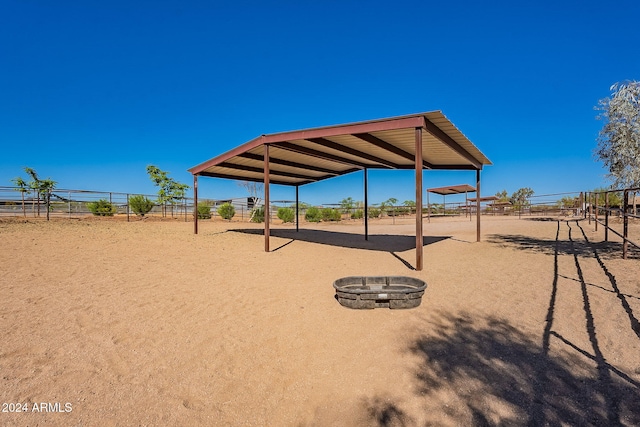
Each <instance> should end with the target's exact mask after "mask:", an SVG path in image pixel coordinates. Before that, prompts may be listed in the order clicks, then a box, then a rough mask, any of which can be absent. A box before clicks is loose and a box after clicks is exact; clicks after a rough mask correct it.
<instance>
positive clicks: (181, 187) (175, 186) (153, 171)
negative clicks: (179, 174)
mask: <svg viewBox="0 0 640 427" xmlns="http://www.w3.org/2000/svg"><path fill="white" fill-rule="evenodd" d="M147 174H148V175H149V178H150V179H151V181H152V182H153V184H154V185H155V186H156V187H158V201H157V203H158V204H159V205H161V206H162V215H163V216H166V215H167V210H166V205H167V204H170V205H171V216H173V207H174V205H175V204H176V202H178V201H179V200H184V198H185V197H186V192H187V190H188V189H189V188H191V187H189V186H188V185H187V184H182V183H180V182H178V181H176V180H174V179H173V178H170V177H169V174H168V173H167V172H165V171H162V170H160V169H159V168H158V167H157V166H153V165H149V166H147Z"/></svg>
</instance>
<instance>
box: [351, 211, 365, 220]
mask: <svg viewBox="0 0 640 427" xmlns="http://www.w3.org/2000/svg"><path fill="white" fill-rule="evenodd" d="M362 218H364V211H363V210H362V209H358V210H357V211H355V212H353V213H352V214H351V219H362Z"/></svg>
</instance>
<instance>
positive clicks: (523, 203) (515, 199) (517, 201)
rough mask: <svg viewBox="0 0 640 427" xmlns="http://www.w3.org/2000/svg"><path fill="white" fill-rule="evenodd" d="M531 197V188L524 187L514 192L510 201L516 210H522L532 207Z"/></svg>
mask: <svg viewBox="0 0 640 427" xmlns="http://www.w3.org/2000/svg"><path fill="white" fill-rule="evenodd" d="M531 196H533V190H532V189H531V188H529V187H523V188H520V189H518V191H516V192H514V193H513V194H512V195H511V199H510V200H509V201H510V202H511V204H512V205H513V206H514V207H515V209H518V210H520V209H522V208H524V207H527V206H529V205H531V201H530V200H529V199H530V198H531Z"/></svg>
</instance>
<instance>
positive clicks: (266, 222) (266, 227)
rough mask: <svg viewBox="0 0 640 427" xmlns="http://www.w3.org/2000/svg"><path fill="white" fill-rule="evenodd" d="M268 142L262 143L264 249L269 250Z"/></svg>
mask: <svg viewBox="0 0 640 427" xmlns="http://www.w3.org/2000/svg"><path fill="white" fill-rule="evenodd" d="M269 206H270V203H269V144H264V251H265V252H269V234H270V230H269V221H271V212H270V209H269Z"/></svg>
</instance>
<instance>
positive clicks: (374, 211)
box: [369, 208, 381, 218]
mask: <svg viewBox="0 0 640 427" xmlns="http://www.w3.org/2000/svg"><path fill="white" fill-rule="evenodd" d="M380 212H381V211H380V209H378V208H369V218H379V217H380Z"/></svg>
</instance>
